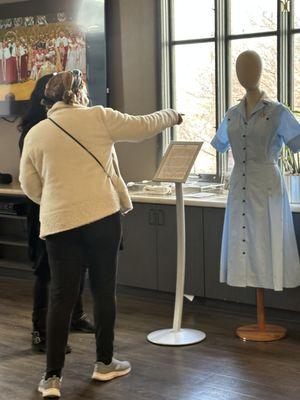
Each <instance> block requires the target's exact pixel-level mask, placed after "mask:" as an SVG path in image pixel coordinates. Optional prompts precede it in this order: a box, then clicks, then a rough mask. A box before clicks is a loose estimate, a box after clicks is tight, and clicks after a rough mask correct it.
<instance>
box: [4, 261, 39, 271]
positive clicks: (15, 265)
mask: <svg viewBox="0 0 300 400" xmlns="http://www.w3.org/2000/svg"><path fill="white" fill-rule="evenodd" d="M0 268H6V269H15V270H19V271H20V270H21V271H31V270H32V266H31V264H30V263H24V262H20V261H12V260H6V259H1V258H0Z"/></svg>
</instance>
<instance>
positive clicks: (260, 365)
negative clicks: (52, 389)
mask: <svg viewBox="0 0 300 400" xmlns="http://www.w3.org/2000/svg"><path fill="white" fill-rule="evenodd" d="M31 285H32V283H31V281H28V280H17V279H12V278H4V277H0V399H1V400H4V399H5V400H20V399H26V400H28V399H30V400H35V399H40V395H39V394H38V393H37V392H36V386H37V383H38V381H39V378H40V375H41V373H42V371H43V368H44V362H45V356H44V355H36V354H33V353H32V351H31V349H30V328H31V322H30V314H31ZM85 300H86V308H87V309H88V310H89V312H90V301H89V298H87V299H85ZM299 301H300V299H299ZM118 304H119V306H118V307H119V310H118V321H117V330H116V353H117V356H119V357H120V358H122V359H128V360H130V361H131V363H132V366H133V370H132V373H131V374H130V375H129V376H126V377H124V378H119V379H116V380H114V381H112V382H109V383H104V384H103V383H94V382H92V381H91V380H90V376H91V372H92V369H93V362H94V340H93V336H92V335H84V334H71V337H70V344H71V345H72V346H73V352H72V354H70V355H68V356H67V361H66V366H65V369H64V382H63V392H62V395H63V399H65V400H71V399H72V400H77V399H89V400H96V399H97V400H98V399H99V400H119V399H122V400H124V399H125V400H160V399H166V400H169V399H172V400H174V399H176V400H225V399H226V400H250V399H259V400H296V399H297V400H299V399H300V321H299V318H298V316H297V314H287V313H280V314H279V313H274V314H273V316H272V322H275V323H280V324H284V325H285V326H286V327H287V328H288V330H289V337H288V338H287V339H285V340H283V341H280V342H276V343H243V342H241V341H240V340H239V339H237V338H236V337H235V336H234V330H235V328H236V327H237V326H239V325H241V324H244V323H249V322H252V321H253V318H252V316H251V312H253V310H252V309H249V308H246V307H245V308H242V311H243V314H241V312H240V311H239V310H241V308H240V307H239V308H235V309H234V308H232V309H230V310H228V308H227V306H225V307H224V309H221V308H220V307H219V308H215V307H212V306H211V305H209V304H206V305H201V304H196V305H186V306H185V318H184V326H185V327H193V328H201V329H202V330H204V331H205V332H206V333H207V335H208V337H207V339H206V341H204V342H203V343H201V344H198V345H194V346H188V347H181V348H171V347H160V346H154V345H151V344H149V343H147V341H146V334H147V333H148V332H149V331H152V330H155V329H159V328H168V327H169V326H170V324H171V315H172V302H171V301H170V299H169V298H168V297H167V298H163V299H161V298H160V299H158V298H157V297H156V298H155V297H153V295H152V296H151V295H149V294H148V295H145V296H141V293H139V292H134V293H131V292H130V293H128V292H125V293H124V292H123V293H121V294H120V295H119V297H118ZM271 315H272V314H271ZM274 316H275V317H274ZM279 318H281V320H279Z"/></svg>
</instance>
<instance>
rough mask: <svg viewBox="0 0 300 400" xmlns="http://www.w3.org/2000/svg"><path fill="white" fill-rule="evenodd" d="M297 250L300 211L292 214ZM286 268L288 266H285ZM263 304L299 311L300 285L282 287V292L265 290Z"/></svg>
mask: <svg viewBox="0 0 300 400" xmlns="http://www.w3.org/2000/svg"><path fill="white" fill-rule="evenodd" d="M293 219H294V226H295V233H296V239H297V244H298V250H299V249H300V213H294V214H293ZM285 267H286V268H288V266H287V265H286V266H285ZM265 304H266V306H267V307H274V308H282V309H284V310H293V311H300V287H297V288H293V289H284V290H283V291H282V292H275V291H274V290H266V295H265Z"/></svg>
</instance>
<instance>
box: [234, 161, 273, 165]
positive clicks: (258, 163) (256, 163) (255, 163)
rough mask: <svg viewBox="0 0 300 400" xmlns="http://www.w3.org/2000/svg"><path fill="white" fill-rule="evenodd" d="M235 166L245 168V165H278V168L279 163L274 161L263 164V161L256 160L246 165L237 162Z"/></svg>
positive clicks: (247, 162)
mask: <svg viewBox="0 0 300 400" xmlns="http://www.w3.org/2000/svg"><path fill="white" fill-rule="evenodd" d="M234 165H239V166H242V167H243V166H245V165H277V166H278V163H277V162H275V161H274V162H272V161H265V162H262V161H254V160H248V161H246V163H243V162H240V161H235V163H234Z"/></svg>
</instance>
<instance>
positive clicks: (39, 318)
mask: <svg viewBox="0 0 300 400" xmlns="http://www.w3.org/2000/svg"><path fill="white" fill-rule="evenodd" d="M52 77H53V74H49V75H45V76H44V77H42V78H40V79H39V80H38V81H37V83H36V86H35V88H34V90H33V92H32V95H31V98H30V108H29V110H28V112H27V114H26V115H25V116H24V117H23V118H22V120H21V123H20V125H19V130H20V132H21V136H20V140H19V148H20V152H21V153H22V149H23V144H24V139H25V136H26V134H27V133H28V131H29V130H30V129H31V128H32V127H33V126H34V125H36V124H37V123H39V122H40V121H42V120H43V119H45V118H47V113H46V109H45V107H44V106H43V105H42V104H41V101H42V99H43V98H44V91H45V87H46V84H47V83H48V81H49V80H50V79H51V78H52ZM27 225H28V243H29V257H30V260H31V261H32V262H33V269H34V274H35V283H34V290H33V312H32V324H33V331H32V348H33V349H34V350H36V351H42V352H45V351H46V319H47V309H48V288H49V283H50V268H49V261H48V254H47V249H46V243H45V241H44V240H41V239H40V238H39V231H40V222H39V205H38V204H36V203H34V202H33V201H31V200H30V199H28V207H27ZM84 278H85V271H84V272H83V274H82V279H81V284H80V291H79V296H78V298H77V301H76V304H75V305H74V308H73V314H72V321H71V329H72V330H75V331H81V332H85V333H94V327H93V325H92V324H91V323H90V321H89V320H88V317H87V315H86V314H85V312H84V311H83V304H82V292H83V288H84ZM70 351H71V348H70V346H67V348H66V352H70Z"/></svg>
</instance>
